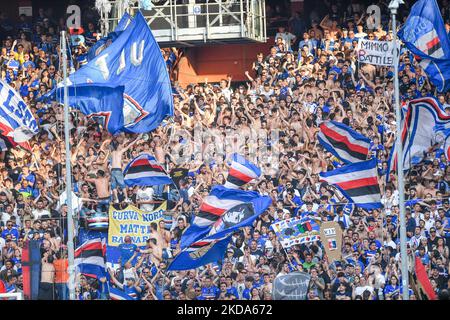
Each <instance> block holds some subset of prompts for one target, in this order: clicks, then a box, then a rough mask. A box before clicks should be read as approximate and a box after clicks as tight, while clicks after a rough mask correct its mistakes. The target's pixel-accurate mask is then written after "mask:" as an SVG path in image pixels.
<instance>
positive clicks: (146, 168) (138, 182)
mask: <svg viewBox="0 0 450 320" xmlns="http://www.w3.org/2000/svg"><path fill="white" fill-rule="evenodd" d="M123 175H124V179H125V184H126V185H127V186H155V185H160V184H172V183H173V181H172V179H171V178H170V176H169V175H168V174H167V173H166V171H165V170H164V168H163V167H162V166H161V165H160V164H159V163H158V161H156V158H155V157H154V156H152V155H149V154H147V153H143V154H140V155H139V156H137V157H136V158H134V159H133V160H131V161H130V163H129V164H127V166H126V167H125V171H124V172H123Z"/></svg>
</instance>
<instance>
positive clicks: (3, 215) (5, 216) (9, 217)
mask: <svg viewBox="0 0 450 320" xmlns="http://www.w3.org/2000/svg"><path fill="white" fill-rule="evenodd" d="M10 219H11V215H9V214H8V213H6V212H2V222H3V224H4V225H5V226H6V222H8V220H10Z"/></svg>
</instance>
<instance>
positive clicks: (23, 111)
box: [0, 79, 39, 150]
mask: <svg viewBox="0 0 450 320" xmlns="http://www.w3.org/2000/svg"><path fill="white" fill-rule="evenodd" d="M38 132H39V127H38V125H37V122H36V119H35V118H34V116H33V113H32V112H31V110H30V108H29V107H28V106H27V104H26V103H25V101H23V99H22V97H21V96H20V94H19V93H18V92H17V91H16V90H14V89H13V88H12V87H11V86H10V85H9V84H7V83H6V81H4V80H2V79H0V135H2V136H3V137H4V138H5V139H7V140H8V141H9V143H11V145H12V146H16V145H21V146H22V147H24V148H26V149H28V150H31V146H30V145H29V143H28V140H29V139H31V137H33V136H34V135H35V134H37V133H38Z"/></svg>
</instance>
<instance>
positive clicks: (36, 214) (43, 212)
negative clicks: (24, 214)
mask: <svg viewBox="0 0 450 320" xmlns="http://www.w3.org/2000/svg"><path fill="white" fill-rule="evenodd" d="M32 214H33V217H34V219H35V220H36V219H41V218H42V216H45V215H47V216H49V217H50V216H51V215H50V211H48V210H45V209H41V210H39V209H34V210H33V211H32Z"/></svg>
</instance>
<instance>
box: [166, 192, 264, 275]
mask: <svg viewBox="0 0 450 320" xmlns="http://www.w3.org/2000/svg"><path fill="white" fill-rule="evenodd" d="M250 193H252V192H251V191H250ZM267 198H268V199H267V200H266V201H265V202H264V204H263V207H265V208H264V210H265V209H266V208H267V207H268V206H269V205H270V204H271V202H272V201H271V199H270V198H269V197H267ZM259 205H261V204H259ZM264 210H262V211H261V209H259V210H256V205H255V211H254V212H255V214H253V215H252V216H251V217H249V218H247V219H244V220H243V221H241V222H239V223H237V224H235V225H234V226H232V227H229V228H227V229H225V230H222V231H219V232H217V233H214V234H212V235H209V236H207V237H205V238H203V239H201V240H199V241H197V242H194V243H192V244H191V245H190V246H189V247H186V248H184V249H183V250H182V251H181V252H180V253H179V254H178V255H177V256H176V257H175V259H174V260H173V261H172V263H171V264H170V265H169V267H168V269H167V270H189V269H195V268H198V267H200V266H202V265H205V264H208V263H211V262H215V261H221V260H222V259H223V257H224V255H225V251H226V248H227V246H228V244H229V243H230V240H231V237H232V236H233V233H235V232H236V231H239V230H240V229H241V228H242V227H245V226H249V225H252V224H253V222H254V221H255V220H256V218H257V217H259V215H260V214H261V213H262V212H263V211H264ZM186 231H187V230H186ZM200 248H201V249H202V250H203V252H201V251H199V249H200Z"/></svg>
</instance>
